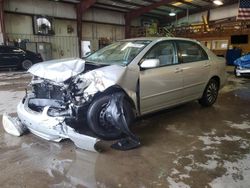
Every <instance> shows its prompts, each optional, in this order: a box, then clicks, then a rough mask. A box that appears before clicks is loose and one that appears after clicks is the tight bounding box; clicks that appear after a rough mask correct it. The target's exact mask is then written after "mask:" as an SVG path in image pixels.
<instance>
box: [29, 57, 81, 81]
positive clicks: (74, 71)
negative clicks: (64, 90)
mask: <svg viewBox="0 0 250 188" xmlns="http://www.w3.org/2000/svg"><path fill="white" fill-rule="evenodd" d="M84 69H85V61H84V60H82V59H80V58H74V59H73V58H71V59H59V60H52V61H46V62H42V63H37V64H35V65H33V66H32V67H31V68H30V69H29V70H28V72H29V73H31V74H33V75H34V76H38V77H40V78H44V79H48V80H52V81H54V82H59V83H60V82H64V81H66V80H68V79H69V78H71V77H73V76H76V75H78V74H80V73H82V72H83V71H84Z"/></svg>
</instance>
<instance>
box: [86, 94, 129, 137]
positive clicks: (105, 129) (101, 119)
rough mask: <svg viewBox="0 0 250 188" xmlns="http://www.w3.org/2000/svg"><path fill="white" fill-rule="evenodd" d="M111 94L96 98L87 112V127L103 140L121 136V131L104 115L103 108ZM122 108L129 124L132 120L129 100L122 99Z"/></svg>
mask: <svg viewBox="0 0 250 188" xmlns="http://www.w3.org/2000/svg"><path fill="white" fill-rule="evenodd" d="M111 99H112V95H105V96H102V97H100V98H97V99H96V100H95V101H94V102H93V103H92V104H91V105H90V106H89V109H88V112H87V123H88V126H89V128H90V129H91V130H92V131H93V132H94V133H95V134H96V135H97V136H98V137H100V138H102V139H105V140H114V139H118V138H121V136H122V132H121V130H119V129H117V128H116V127H115V126H113V125H111V124H110V123H109V122H108V118H107V117H105V110H106V108H107V105H108V104H109V101H110V100H111ZM123 102H124V104H123V110H124V114H125V117H126V121H127V124H128V125H130V124H131V123H132V122H133V120H134V116H133V110H132V108H131V105H130V104H129V102H128V101H127V100H126V99H124V101H123Z"/></svg>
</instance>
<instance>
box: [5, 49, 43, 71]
mask: <svg viewBox="0 0 250 188" xmlns="http://www.w3.org/2000/svg"><path fill="white" fill-rule="evenodd" d="M42 61H43V59H42V57H41V55H40V54H36V53H34V52H31V51H28V50H23V49H21V48H18V47H13V46H0V68H2V67H8V68H18V69H23V70H28V69H29V68H30V67H31V66H32V65H33V64H35V63H38V62H42Z"/></svg>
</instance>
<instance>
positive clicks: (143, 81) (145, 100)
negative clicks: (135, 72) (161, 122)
mask: <svg viewBox="0 0 250 188" xmlns="http://www.w3.org/2000/svg"><path fill="white" fill-rule="evenodd" d="M145 59H159V61H160V66H158V67H156V68H151V69H144V70H141V71H140V82H139V85H140V110H141V114H146V113H149V112H153V111H156V110H160V109H163V108H166V107H169V106H172V105H175V104H177V103H179V102H180V101H181V100H182V97H183V95H182V87H183V76H182V71H181V69H180V65H179V63H178V58H177V55H176V48H175V45H174V43H173V42H171V41H164V42H160V43H158V44H156V45H155V46H153V47H152V48H151V49H150V50H149V51H148V53H147V54H146V55H145V57H144V58H143V60H145Z"/></svg>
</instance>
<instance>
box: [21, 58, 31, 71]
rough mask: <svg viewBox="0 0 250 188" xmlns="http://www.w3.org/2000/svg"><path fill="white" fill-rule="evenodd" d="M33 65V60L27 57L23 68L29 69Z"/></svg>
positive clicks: (23, 62)
mask: <svg viewBox="0 0 250 188" xmlns="http://www.w3.org/2000/svg"><path fill="white" fill-rule="evenodd" d="M32 65H33V63H32V61H30V60H28V59H25V60H23V61H22V63H21V68H22V69H23V70H26V71H27V70H28V69H29V68H30V67H31V66H32Z"/></svg>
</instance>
